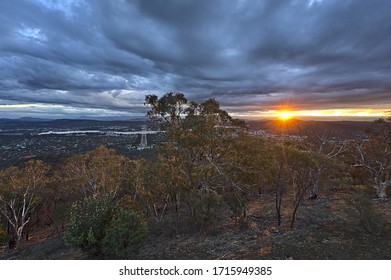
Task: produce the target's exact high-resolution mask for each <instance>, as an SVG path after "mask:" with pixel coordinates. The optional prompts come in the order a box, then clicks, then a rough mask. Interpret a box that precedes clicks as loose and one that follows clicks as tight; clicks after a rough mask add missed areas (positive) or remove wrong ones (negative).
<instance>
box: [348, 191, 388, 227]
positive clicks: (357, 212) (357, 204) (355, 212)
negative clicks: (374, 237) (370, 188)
mask: <svg viewBox="0 0 391 280" xmlns="http://www.w3.org/2000/svg"><path fill="white" fill-rule="evenodd" d="M345 200H346V202H347V204H348V209H347V214H348V216H349V218H350V219H351V220H353V221H355V223H356V224H357V225H358V226H359V227H361V228H362V229H364V230H365V231H366V232H368V233H370V234H380V233H381V232H382V230H383V229H384V225H385V223H386V222H385V218H384V217H383V216H382V215H381V214H380V213H379V212H378V211H376V209H375V208H374V205H373V202H372V201H371V199H369V198H368V197H367V195H366V194H365V193H364V192H363V191H362V190H356V192H355V193H353V194H351V195H350V196H349V197H347V198H346V199H345Z"/></svg>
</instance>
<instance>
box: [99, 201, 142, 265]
mask: <svg viewBox="0 0 391 280" xmlns="http://www.w3.org/2000/svg"><path fill="white" fill-rule="evenodd" d="M146 238H147V223H146V221H145V220H144V218H143V216H142V214H141V213H140V212H138V211H136V210H134V209H132V208H129V207H128V208H125V209H120V210H119V213H118V214H116V215H115V216H114V217H113V219H112V221H111V223H110V227H109V228H108V229H107V232H106V236H105V237H104V239H103V241H102V245H103V248H102V250H103V253H104V254H105V255H108V256H113V257H116V258H129V257H131V256H133V255H134V253H136V252H137V250H138V248H139V247H140V246H141V245H142V244H143V242H144V241H145V239H146Z"/></svg>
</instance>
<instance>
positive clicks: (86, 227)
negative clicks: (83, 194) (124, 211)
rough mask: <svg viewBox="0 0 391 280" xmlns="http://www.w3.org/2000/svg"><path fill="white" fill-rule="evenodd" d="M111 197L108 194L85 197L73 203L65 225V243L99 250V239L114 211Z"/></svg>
mask: <svg viewBox="0 0 391 280" xmlns="http://www.w3.org/2000/svg"><path fill="white" fill-rule="evenodd" d="M113 202H114V200H113V197H112V195H110V194H105V195H99V196H92V197H87V198H85V199H84V200H83V201H82V202H79V203H74V204H73V205H72V208H71V213H70V220H69V223H68V224H67V226H66V232H65V240H66V242H67V243H69V244H72V245H76V246H78V247H83V248H87V249H97V250H100V245H101V241H102V240H103V238H104V237H105V235H106V229H107V227H108V226H109V224H110V222H111V218H112V215H113V212H114V206H113Z"/></svg>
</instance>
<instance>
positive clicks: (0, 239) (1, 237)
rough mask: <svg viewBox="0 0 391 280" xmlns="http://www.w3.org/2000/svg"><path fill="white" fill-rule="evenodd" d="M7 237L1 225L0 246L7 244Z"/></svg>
mask: <svg viewBox="0 0 391 280" xmlns="http://www.w3.org/2000/svg"><path fill="white" fill-rule="evenodd" d="M8 239H9V236H8V234H7V232H6V231H5V230H4V229H3V228H2V227H0V246H3V245H5V244H7V242H8Z"/></svg>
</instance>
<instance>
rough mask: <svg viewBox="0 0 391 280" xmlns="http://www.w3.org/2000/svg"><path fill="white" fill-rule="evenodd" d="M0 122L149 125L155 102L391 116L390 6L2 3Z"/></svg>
mask: <svg viewBox="0 0 391 280" xmlns="http://www.w3.org/2000/svg"><path fill="white" fill-rule="evenodd" d="M0 11H1V13H0V34H1V36H0V118H19V117H41V118H127V119H131V118H140V117H143V116H145V113H146V111H147V108H146V107H145V106H144V98H145V95H147V94H156V95H158V96H162V95H163V94H164V93H166V92H171V91H172V92H183V93H185V95H186V97H187V98H188V99H189V100H195V101H197V102H201V101H204V100H206V99H209V98H215V99H216V100H217V101H218V102H219V103H220V105H221V106H222V108H223V109H224V110H226V111H228V112H229V113H230V114H232V115H233V116H236V117H240V118H248V119H256V118H272V117H275V116H276V114H278V111H280V110H291V111H292V114H293V115H296V116H301V117H306V118H313V119H316V118H318V119H356V120H359V119H366V118H369V119H371V118H372V119H373V118H377V117H380V116H382V115H384V113H385V112H387V111H388V110H391V16H390V15H391V1H389V0H343V1H341V0H270V1H267V0H263V1H261V0H259V1H257V0H238V1H226V0H214V1H210V0H154V1H152V0H134V1H131V0H112V1H105V0H102V1H99V0H2V1H0Z"/></svg>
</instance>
